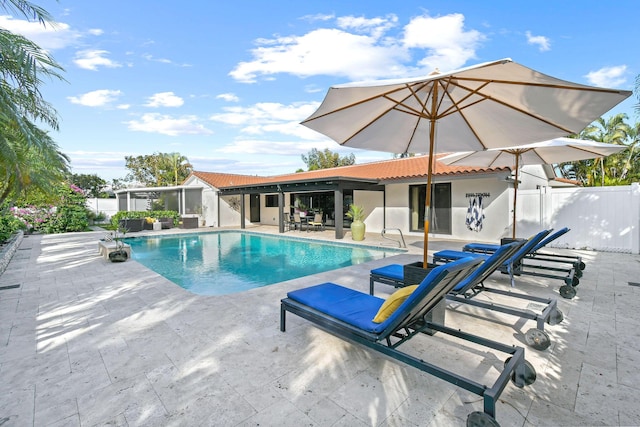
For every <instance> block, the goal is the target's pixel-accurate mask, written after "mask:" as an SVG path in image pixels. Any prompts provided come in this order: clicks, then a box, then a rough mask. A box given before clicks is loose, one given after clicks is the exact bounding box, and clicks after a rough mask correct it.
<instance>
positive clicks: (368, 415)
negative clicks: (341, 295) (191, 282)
mask: <svg viewBox="0 0 640 427" xmlns="http://www.w3.org/2000/svg"><path fill="white" fill-rule="evenodd" d="M183 231H185V230H183ZM189 231H192V230H189ZM256 231H264V232H270V233H273V232H274V231H275V230H274V227H259V228H257V229H256ZM167 232H174V233H175V232H180V231H179V230H170V231H167ZM103 234H104V233H103V232H99V231H97V232H89V233H73V234H65V235H46V236H40V235H34V236H28V237H25V238H24V240H23V241H22V243H21V246H20V247H19V249H18V250H17V252H16V253H15V255H14V257H13V259H12V260H11V262H10V263H9V265H8V267H7V269H6V271H5V272H4V273H3V274H2V275H0V289H2V290H0V375H1V378H2V381H1V383H0V393H1V394H0V396H1V397H0V425H3V426H31V425H33V426H102V425H109V426H156V425H157V426H196V425H198V426H199V425H211V426H296V427H297V426H303V425H304V426H430V425H433V426H460V425H465V423H466V418H467V415H468V414H469V413H470V412H473V411H481V410H482V399H481V398H480V397H478V396H476V395H474V394H471V393H469V392H466V391H464V390H462V389H460V388H458V387H456V386H453V385H451V384H449V383H446V382H444V381H442V380H440V379H438V378H435V377H433V376H430V375H428V374H425V373H423V372H421V371H418V370H417V369H414V368H412V367H408V366H405V365H401V364H399V363H397V362H395V361H393V360H391V359H388V358H385V357H383V356H381V355H379V354H377V353H375V352H372V351H369V350H367V349H364V348H363V347H361V346H358V345H355V344H351V343H348V342H345V341H342V340H340V339H338V338H335V337H333V336H331V335H329V334H327V333H325V332H323V331H321V330H319V329H317V328H316V327H314V326H313V325H312V324H311V323H309V322H307V321H305V320H303V319H300V318H298V317H296V316H293V315H289V316H288V318H287V332H286V333H282V332H280V330H279V315H280V313H279V302H280V299H281V298H283V297H284V296H285V295H286V293H287V292H288V291H290V290H293V289H297V288H301V287H305V286H308V285H312V284H318V283H322V282H325V281H331V282H335V283H339V284H342V285H345V286H348V287H353V288H356V289H359V290H362V291H363V292H368V288H369V280H368V276H369V271H370V269H372V268H375V267H379V266H382V265H385V264H388V263H391V262H399V263H406V262H413V261H417V260H419V259H420V255H419V254H420V253H421V249H420V244H419V240H420V239H419V238H416V237H412V238H407V243H408V246H409V250H408V252H407V253H406V254H402V255H398V256H397V257H392V258H386V259H383V260H378V261H374V262H370V263H365V264H360V265H355V266H352V267H347V268H343V269H340V270H334V271H330V272H326V273H321V274H317V275H313V276H307V277H303V278H300V279H296V280H291V281H287V282H282V283H278V284H275V285H271V286H267V287H263V288H259V289H254V290H251V291H247V292H242V293H238V294H232V295H225V296H198V295H193V294H191V293H189V292H188V291H186V290H183V289H182V288H180V287H178V286H177V285H175V284H173V283H171V282H169V281H168V280H166V279H164V278H163V277H161V276H159V275H158V274H156V273H154V272H152V271H150V270H148V269H147V268H145V267H143V266H142V265H141V264H139V263H137V262H135V261H131V260H129V261H127V262H125V263H110V262H108V261H106V260H104V259H103V258H102V257H101V256H100V255H99V254H98V250H97V241H98V239H99V238H101V237H102V236H103ZM156 234H157V232H156ZM288 234H289V235H295V236H299V237H305V238H321V239H328V240H332V233H331V232H329V231H326V232H317V233H299V232H297V233H295V234H294V233H293V232H292V233H288ZM349 240H350V236H349V235H347V238H345V242H349ZM364 243H366V244H378V243H380V240H379V236H375V235H367V239H366V240H365V242H364ZM463 243H464V242H459V241H445V240H432V241H431V242H430V247H429V249H430V252H433V251H436V250H439V249H459V248H461V247H462V245H463ZM558 252H569V251H561V250H558ZM581 254H582V255H583V256H584V258H585V260H586V264H587V269H586V270H585V271H584V276H583V277H582V279H581V281H580V285H579V286H578V287H577V291H578V292H577V296H576V297H575V298H574V299H572V300H567V299H563V298H561V297H560V296H559V295H558V288H559V287H560V285H562V282H561V281H559V280H552V279H541V278H535V277H519V278H517V279H516V288H515V291H517V292H524V293H527V294H530V295H537V296H544V297H556V298H557V299H558V305H559V307H560V309H561V310H562V311H563V313H564V317H565V319H564V321H563V322H562V323H561V324H559V325H555V326H548V327H546V328H545V330H547V332H548V333H549V334H550V335H551V339H552V344H551V347H550V348H549V349H547V350H545V351H536V350H533V349H530V348H527V349H526V357H527V360H528V361H529V362H530V363H531V364H532V365H533V366H534V367H535V369H536V371H537V381H536V382H535V383H534V384H532V385H530V386H528V387H525V388H522V389H519V388H517V387H515V386H513V385H512V384H510V385H508V386H507V388H506V389H505V390H504V392H503V393H502V395H501V399H500V401H499V403H498V405H497V417H496V418H497V421H498V422H499V423H500V424H501V425H502V426H503V427H506V426H576V425H580V426H603V425H604V426H627V425H640V405H639V403H640V398H639V397H638V396H639V395H640V370H639V369H638V365H639V364H640V309H639V307H640V286H638V285H637V282H640V277H639V276H640V256H638V255H630V254H618V253H602V252H581ZM489 282H490V285H491V286H494V287H502V288H505V289H508V288H509V281H508V277H507V276H504V275H500V274H494V275H493V276H492V277H491V278H490V280H489ZM630 282H631V284H630ZM17 285H19V286H17ZM2 287H5V288H2ZM392 290H393V289H392V288H391V287H386V286H384V285H378V286H377V287H376V294H377V295H379V296H383V297H384V296H386V295H388V294H389V293H390V292H391V291H392ZM446 323H447V325H448V326H452V327H456V328H461V329H463V330H465V331H468V332H472V333H476V334H478V335H482V336H485V337H488V338H492V339H495V340H497V341H500V342H504V343H508V344H514V345H521V346H524V344H523V334H524V332H526V331H527V330H528V329H529V328H532V327H535V323H534V322H533V321H524V320H521V319H519V318H516V317H512V316H507V315H501V314H499V313H496V312H493V311H486V310H481V309H479V308H474V307H470V306H466V305H452V304H450V305H449V309H448V310H447V320H446ZM405 347H406V348H405ZM403 348H404V350H405V351H410V352H411V353H413V354H415V355H417V356H418V357H421V358H424V359H425V360H428V361H432V362H434V363H437V364H439V365H441V366H443V367H446V368H447V369H450V370H453V371H455V372H460V373H464V374H465V375H469V376H470V377H472V378H474V379H479V380H482V379H484V378H494V377H495V376H497V375H498V374H499V372H500V368H501V367H502V364H503V361H504V360H502V359H500V358H498V356H497V355H496V354H494V353H492V352H490V351H486V350H479V349H478V348H477V347H473V346H471V345H468V344H466V343H460V342H457V341H456V342H454V341H451V340H450V339H448V338H447V337H445V336H440V335H438V334H436V335H435V336H433V337H428V336H425V337H416V338H415V339H413V340H411V341H410V342H409V343H408V344H406V345H405V346H403Z"/></svg>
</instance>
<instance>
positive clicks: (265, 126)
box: [210, 102, 326, 140]
mask: <svg viewBox="0 0 640 427" xmlns="http://www.w3.org/2000/svg"><path fill="white" fill-rule="evenodd" d="M319 105H320V104H319V103H317V102H313V103H294V104H291V105H284V104H279V103H275V102H271V103H270V102H263V103H258V104H255V105H252V106H249V107H226V108H224V111H225V112H224V113H221V114H215V115H213V116H211V117H210V119H211V120H213V121H216V122H220V123H225V124H227V125H231V126H239V127H240V128H241V129H240V132H242V133H244V134H249V135H262V134H267V133H278V134H281V135H290V136H295V137H297V138H302V139H307V140H323V139H325V138H326V137H323V136H322V135H321V134H319V133H317V132H314V131H312V130H311V129H309V128H306V127H304V126H302V125H301V124H300V122H301V121H302V120H304V119H306V118H307V117H309V116H310V115H311V114H312V113H313V112H314V111H315V110H316V109H317V108H318V106H319Z"/></svg>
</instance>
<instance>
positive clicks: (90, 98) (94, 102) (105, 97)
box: [67, 89, 122, 107]
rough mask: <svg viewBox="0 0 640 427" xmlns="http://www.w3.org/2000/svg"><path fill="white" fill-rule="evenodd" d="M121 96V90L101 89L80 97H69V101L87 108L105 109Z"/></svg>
mask: <svg viewBox="0 0 640 427" xmlns="http://www.w3.org/2000/svg"><path fill="white" fill-rule="evenodd" d="M121 94H122V92H120V91H119V90H109V89H100V90H94V91H92V92H87V93H85V94H82V95H79V96H69V97H67V99H68V100H69V101H71V103H73V104H79V105H84V106H85V107H103V106H105V105H107V104H110V103H112V102H113V101H115V100H116V99H118V97H119V96H120V95H121Z"/></svg>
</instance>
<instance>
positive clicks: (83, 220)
mask: <svg viewBox="0 0 640 427" xmlns="http://www.w3.org/2000/svg"><path fill="white" fill-rule="evenodd" d="M56 192H57V199H58V201H57V202H56V205H55V206H53V205H45V206H36V205H28V206H21V207H12V208H10V213H11V214H12V215H13V216H14V217H15V218H16V219H17V220H18V221H19V222H20V223H21V225H22V228H24V230H26V232H27V233H29V232H42V233H66V232H70V231H84V230H85V229H86V228H87V226H88V223H89V221H88V218H87V208H86V196H85V194H84V192H83V191H82V189H80V188H79V187H77V186H75V185H73V184H72V185H63V186H60V187H59V188H58V189H57V190H56Z"/></svg>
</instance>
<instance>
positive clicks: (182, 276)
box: [125, 231, 404, 295]
mask: <svg viewBox="0 0 640 427" xmlns="http://www.w3.org/2000/svg"><path fill="white" fill-rule="evenodd" d="M125 240H126V241H127V243H128V244H130V245H131V252H132V256H131V258H132V259H134V260H136V261H138V262H139V263H141V264H143V265H144V266H146V267H147V268H149V269H151V270H153V271H155V272H156V273H158V274H160V275H162V276H164V277H166V278H167V279H169V280H171V281H172V282H174V283H176V284H177V285H179V286H181V287H183V288H185V289H187V290H188V291H190V292H193V293H195V294H199V295H224V294H230V293H234V292H241V291H245V290H248V289H253V288H257V287H261V286H267V285H272V284H274V283H278V282H283V281H285V280H290V279H295V278H298V277H302V276H307V275H309V274H315V273H320V272H323V271H329V270H334V269H336V268H341V267H347V266H350V265H354V264H360V263H363V262H367V261H372V260H375V259H380V258H385V257H388V256H391V255H398V254H399V253H402V252H404V251H401V250H398V249H386V248H376V247H364V246H355V245H348V244H333V243H331V244H329V243H324V242H317V241H311V240H309V239H296V238H291V237H279V236H278V237H275V236H269V235H264V234H256V233H248V232H238V231H220V232H209V233H197V234H196V233H193V234H177V235H164V236H145V237H133V238H127V239H125Z"/></svg>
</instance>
